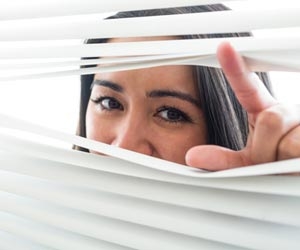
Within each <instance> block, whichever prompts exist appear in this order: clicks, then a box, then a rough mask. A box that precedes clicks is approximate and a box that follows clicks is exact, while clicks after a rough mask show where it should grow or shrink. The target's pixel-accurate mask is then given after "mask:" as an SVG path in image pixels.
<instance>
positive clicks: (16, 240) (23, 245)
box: [0, 231, 57, 250]
mask: <svg viewBox="0 0 300 250" xmlns="http://www.w3.org/2000/svg"><path fill="white" fill-rule="evenodd" d="M0 249H1V250H12V249H13V250H57V249H54V248H49V247H45V246H43V245H41V244H35V243H32V242H30V241H28V240H25V239H23V238H22V237H18V236H15V235H12V234H9V233H6V232H3V231H0Z"/></svg>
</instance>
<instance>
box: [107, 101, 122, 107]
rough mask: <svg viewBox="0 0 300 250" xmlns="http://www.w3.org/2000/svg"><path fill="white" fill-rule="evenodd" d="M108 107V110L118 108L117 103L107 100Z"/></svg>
mask: <svg viewBox="0 0 300 250" xmlns="http://www.w3.org/2000/svg"><path fill="white" fill-rule="evenodd" d="M108 106H109V107H110V108H119V104H118V102H116V101H114V100H109V102H108Z"/></svg>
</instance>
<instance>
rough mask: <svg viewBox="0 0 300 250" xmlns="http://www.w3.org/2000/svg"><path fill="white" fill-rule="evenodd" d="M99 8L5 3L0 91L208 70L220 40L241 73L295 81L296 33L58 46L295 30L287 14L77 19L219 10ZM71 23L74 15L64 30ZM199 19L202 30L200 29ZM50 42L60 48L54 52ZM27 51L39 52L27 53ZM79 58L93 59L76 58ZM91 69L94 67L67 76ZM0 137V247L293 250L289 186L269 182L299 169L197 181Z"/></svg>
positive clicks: (74, 139)
mask: <svg viewBox="0 0 300 250" xmlns="http://www.w3.org/2000/svg"><path fill="white" fill-rule="evenodd" d="M101 2H102V1H92V0H87V1H84V3H83V2H82V1H69V0H61V1H44V2H43V5H42V6H41V3H40V2H38V1H26V3H25V2H23V1H16V0H15V1H11V2H10V3H8V5H7V6H4V7H3V8H1V9H0V19H1V21H0V69H11V70H12V72H13V73H12V74H10V75H6V76H1V77H0V81H3V82H4V81H14V80H17V79H26V78H27V79H31V78H43V77H56V76H66V75H81V74H91V73H96V72H105V71H106V72H108V71H118V70H126V69H137V68H145V67H151V66H160V65H172V64H184V65H205V66H212V67H219V65H218V63H217V61H216V55H215V51H216V48H217V46H218V44H220V43H221V42H222V41H223V40H227V41H228V40H229V41H230V42H231V43H232V44H233V45H234V47H235V48H236V49H237V50H238V51H239V52H240V53H241V54H242V55H243V56H244V58H245V59H246V61H247V63H248V64H249V66H250V67H251V69H253V70H256V71H295V72H298V71H299V66H300V50H299V44H300V43H299V38H300V36H299V34H297V33H294V34H293V35H290V36H289V37H282V36H281V35H280V33H278V34H276V35H274V36H273V37H267V38H257V37H255V36H254V37H239V38H210V39H198V40H195V39H194V40H170V41H152V42H133V43H122V44H119V43H114V44H81V45H74V44H71V43H70V44H69V43H68V41H72V40H73V39H85V38H91V37H97V38H105V37H122V36H123V37H126V36H145V35H147V36H157V35H180V34H190V33H192V34H193V33H197V34H198V33H205V34H207V33H219V32H220V33H224V32H225V33H226V32H247V31H252V30H253V29H262V30H264V29H270V28H272V29H278V30H280V29H282V28H290V27H299V25H300V19H299V14H300V9H299V8H296V7H295V8H292V7H293V6H292V5H290V6H289V8H286V9H276V10H259V9H258V10H255V11H254V10H246V11H234V10H228V11H220V12H213V13H199V14H187V15H180V16H165V17H161V16H159V17H151V18H150V17H147V18H132V19H131V20H121V21H120V20H100V19H99V20H96V19H95V20H90V19H89V17H88V16H87V15H94V14H97V13H107V12H111V11H122V10H138V9H151V8H162V7H174V6H184V5H201V4H214V3H219V1H216V0H215V1H213V0H198V1H196V0H194V1H187V0H184V1H179V0H178V1H175V0H172V1H161V0H160V1H150V2H145V3H144V2H141V1H126V3H125V1H121V0H114V1H108V2H107V3H101ZM222 2H224V3H225V4H226V2H227V1H224V0H223V1H222ZM228 2H230V1H228ZM241 2H245V3H246V2H251V1H247V0H244V1H241ZM74 15H82V16H79V18H78V19H77V21H76V22H74V19H73V18H74ZM62 16H67V17H66V19H63V18H62ZM87 19H88V20H87ZM205 20H214V21H213V22H211V23H210V24H209V25H207V22H205ZM241 20H243V21H241ZM155 23H159V25H155ZM170 23H171V24H172V25H170ZM191 23H195V24H197V25H190V24H191ZM58 24H59V25H58ZM202 24H203V25H202ZM153 26H154V28H152V27H153ZM144 27H147V29H145V28H144ZM170 27H176V29H175V28H174V29H172V28H170ZM58 40H66V41H67V43H65V44H64V45H61V44H60V41H58ZM37 41H42V43H43V42H44V41H47V44H46V43H45V44H41V45H36V42H37ZM85 57H96V58H100V59H81V58H85ZM95 64H97V65H101V67H98V66H97V67H90V68H79V66H82V65H95ZM66 68H67V69H66ZM27 70H30V71H31V72H30V73H27V72H25V71H27ZM24 72H25V73H24ZM0 127H1V128H2V129H1V130H0V249H22V250H23V249H31V250H35V249H41V250H44V249H47V250H48V249H61V250H66V249H75V250H76V249H87V250H89V249H175V250H176V249H298V248H299V246H300V238H299V235H300V216H299V210H300V184H299V177H297V176H284V175H276V174H284V173H293V172H299V171H300V164H299V163H300V160H299V159H293V160H287V161H282V162H275V163H269V164H261V165H256V166H249V167H245V168H237V169H232V170H226V171H219V172H205V171H202V170H199V169H193V168H189V167H186V166H182V165H179V164H175V163H171V162H167V161H164V160H161V159H156V158H153V157H149V156H145V155H141V154H138V153H135V152H131V151H127V150H124V149H121V148H116V147H113V146H110V145H106V144H103V143H100V142H95V141H91V140H88V139H85V138H81V137H78V136H75V135H71V134H66V133H62V132H58V131H55V130H52V129H49V128H44V127H42V126H38V125H35V124H31V123H29V122H25V121H22V120H18V119H16V118H12V117H8V116H5V115H0ZM31 134H35V135H39V136H40V137H41V138H51V139H53V140H56V141H63V142H68V143H70V144H75V145H78V146H81V147H84V148H88V149H91V150H95V151H99V152H102V153H103V154H105V155H109V156H111V157H103V156H96V155H93V154H87V153H84V152H79V151H73V150H69V149H63V148H59V147H55V146H53V145H48V144H46V143H42V142H36V141H33V140H32V139H31V138H30V136H29V137H28V135H31ZM24 135H27V136H24Z"/></svg>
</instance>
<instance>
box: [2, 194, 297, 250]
mask: <svg viewBox="0 0 300 250" xmlns="http://www.w3.org/2000/svg"><path fill="white" fill-rule="evenodd" d="M0 196H1V198H2V199H3V201H4V202H5V205H4V206H3V205H1V210H2V211H4V212H5V211H7V210H9V211H10V212H11V213H12V214H16V215H18V216H21V217H24V218H26V219H28V220H31V221H35V222H41V223H43V224H46V225H48V226H54V227H58V228H60V229H64V230H66V231H68V232H73V233H78V234H80V235H84V236H88V237H92V238H96V239H100V240H101V239H103V240H105V241H108V242H114V243H117V244H119V245H124V246H129V247H134V248H135V249H186V247H187V246H189V249H198V248H199V247H208V248H209V249H236V248H235V247H233V246H230V247H229V246H226V244H224V245H223V244H222V243H221V244H220V243H219V242H222V241H224V239H226V238H227V241H231V242H233V239H232V238H231V237H229V233H228V230H227V232H226V234H220V238H219V239H218V238H217V237H216V235H219V232H218V231H216V230H213V229H214V228H215V227H214V226H209V227H208V228H207V226H206V225H204V226H201V223H200V224H199V223H198V225H196V222H191V220H190V219H189V220H188V222H189V225H188V227H189V228H190V231H192V230H193V229H194V231H196V232H194V234H198V235H199V234H200V235H201V232H203V236H204V238H205V236H207V235H210V238H211V239H212V241H207V240H203V239H201V237H200V238H199V239H195V238H193V237H188V236H187V235H182V234H178V233H171V232H167V231H164V230H163V227H164V225H165V224H166V223H167V224H169V228H171V229H172V230H171V231H175V232H176V230H178V229H179V227H178V225H179V224H178V223H176V222H178V221H180V222H182V224H180V225H181V226H180V227H183V228H186V227H187V226H186V225H187V221H185V219H186V218H188V217H189V216H190V215H189V214H186V215H184V216H181V218H177V219H176V217H175V220H174V215H176V212H175V214H173V211H172V210H171V211H169V212H170V213H169V216H161V215H160V210H159V209H158V211H153V210H152V211H151V209H153V208H152V207H151V206H150V207H147V205H146V206H144V207H139V206H138V207H136V209H135V210H131V211H129V210H127V209H126V206H125V207H124V208H123V206H120V207H119V210H120V213H127V214H128V215H129V216H131V217H135V215H137V218H141V217H143V214H147V215H148V218H144V220H146V221H147V220H148V221H149V220H150V219H151V218H152V220H153V221H152V224H155V227H154V228H151V227H148V226H147V227H144V226H141V225H138V224H133V223H128V222H125V221H120V220H118V219H117V217H116V219H114V218H112V219H111V218H105V217H103V216H96V215H93V214H87V213H82V212H78V211H76V210H71V209H66V208H63V207H58V206H54V205H51V204H49V203H41V202H37V201H33V200H30V199H24V198H21V197H17V196H14V195H10V194H5V193H1V194H0ZM123 202H124V201H123ZM125 204H126V202H125ZM138 208H139V209H143V211H141V212H142V214H140V215H139V211H138V210H139V209H138ZM123 209H124V211H123ZM174 209H175V210H176V207H174ZM102 210H103V209H102ZM177 210H178V209H177ZM107 211H109V210H107ZM121 211H122V212H121ZM153 212H154V213H156V214H155V215H153ZM161 212H162V213H163V214H165V211H161ZM192 212H193V211H192ZM149 216H150V217H151V218H149ZM159 217H162V218H163V217H164V219H163V221H162V223H163V225H162V224H161V223H160V222H159V221H157V219H158V218H159ZM200 217H201V213H200ZM217 217H218V216H217ZM209 218H210V219H213V220H212V223H213V224H215V223H214V221H216V220H217V218H212V216H209V217H208V218H206V220H208V219H209ZM206 220H205V221H203V222H204V224H207V222H206ZM197 221H198V220H197ZM221 224H222V222H221ZM220 226H221V225H220ZM206 228H207V229H208V230H209V232H207V231H206V230H205V229H206ZM289 230H290V229H289V228H288V227H285V228H282V231H283V237H284V235H285V233H286V232H287V231H289ZM179 231H180V230H179ZM181 231H184V230H181ZM273 231H274V230H273ZM291 231H292V230H291ZM290 233H291V232H290ZM245 234H247V233H245ZM269 234H270V233H269ZM290 235H293V233H291V234H290ZM245 237H246V235H244V236H243V238H244V241H245V240H246V238H245ZM252 237H253V236H252ZM259 237H260V238H263V239H265V237H261V236H259ZM254 238H255V237H254ZM291 240H292V239H291ZM282 241H284V240H282ZM292 241H293V240H292ZM195 244H196V245H195ZM233 245H239V242H238V243H233ZM195 247H196V248H195ZM197 247H198V248H197ZM205 249H206V248H205Z"/></svg>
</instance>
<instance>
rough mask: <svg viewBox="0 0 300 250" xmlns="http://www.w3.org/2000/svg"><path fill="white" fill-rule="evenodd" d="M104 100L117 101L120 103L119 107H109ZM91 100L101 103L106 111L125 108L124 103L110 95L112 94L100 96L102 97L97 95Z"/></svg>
mask: <svg viewBox="0 0 300 250" xmlns="http://www.w3.org/2000/svg"><path fill="white" fill-rule="evenodd" d="M104 100H108V101H113V102H115V103H117V104H118V105H119V107H117V108H107V107H105V106H104V105H103V103H102V102H103V101H104ZM91 101H92V102H94V103H95V104H98V105H100V106H101V109H102V110H106V111H113V110H124V108H123V106H122V104H121V103H120V102H119V101H118V100H117V99H115V98H113V97H110V96H100V97H97V98H96V99H92V98H91Z"/></svg>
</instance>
